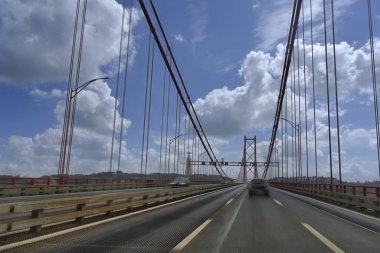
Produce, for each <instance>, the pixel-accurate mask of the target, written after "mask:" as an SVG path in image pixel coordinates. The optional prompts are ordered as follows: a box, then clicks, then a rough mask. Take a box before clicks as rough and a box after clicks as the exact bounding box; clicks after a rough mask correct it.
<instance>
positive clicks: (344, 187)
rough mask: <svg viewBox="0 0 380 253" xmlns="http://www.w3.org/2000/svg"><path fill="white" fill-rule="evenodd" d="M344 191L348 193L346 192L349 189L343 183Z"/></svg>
mask: <svg viewBox="0 0 380 253" xmlns="http://www.w3.org/2000/svg"><path fill="white" fill-rule="evenodd" d="M343 192H344V194H346V192H347V189H346V186H345V185H343Z"/></svg>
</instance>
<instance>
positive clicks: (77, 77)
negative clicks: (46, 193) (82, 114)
mask: <svg viewBox="0 0 380 253" xmlns="http://www.w3.org/2000/svg"><path fill="white" fill-rule="evenodd" d="M86 13H87V0H85V1H84V4H83V13H82V27H81V33H80V39H79V52H78V62H77V73H76V78H75V89H74V90H75V91H77V89H78V86H79V76H80V68H81V63H82V49H83V39H84V27H85V23H86ZM76 95H77V94H75V95H73V96H74V102H73V112H72V114H71V116H72V117H71V126H70V135H69V147H68V148H69V150H68V153H67V164H66V175H67V174H68V173H69V167H70V159H71V145H72V142H73V134H74V123H75V108H76V105H77V96H76Z"/></svg>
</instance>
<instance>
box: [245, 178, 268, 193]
mask: <svg viewBox="0 0 380 253" xmlns="http://www.w3.org/2000/svg"><path fill="white" fill-rule="evenodd" d="M248 191H249V196H250V197H251V196H253V195H254V194H255V193H257V192H259V191H261V192H263V193H264V194H265V195H267V196H269V190H268V182H267V181H266V180H265V179H259V178H255V179H252V180H251V182H249V185H248Z"/></svg>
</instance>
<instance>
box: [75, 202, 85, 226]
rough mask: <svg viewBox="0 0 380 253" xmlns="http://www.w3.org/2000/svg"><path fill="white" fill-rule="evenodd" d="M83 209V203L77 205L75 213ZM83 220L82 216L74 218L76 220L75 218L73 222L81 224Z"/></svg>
mask: <svg viewBox="0 0 380 253" xmlns="http://www.w3.org/2000/svg"><path fill="white" fill-rule="evenodd" d="M85 207H86V204H85V203H83V204H78V205H77V211H83V210H84V208H85ZM83 219H84V217H83V216H82V217H76V218H75V221H76V222H82V221H83Z"/></svg>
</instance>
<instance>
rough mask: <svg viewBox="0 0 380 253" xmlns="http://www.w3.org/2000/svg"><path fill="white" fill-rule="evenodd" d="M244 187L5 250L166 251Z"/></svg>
mask: <svg viewBox="0 0 380 253" xmlns="http://www.w3.org/2000/svg"><path fill="white" fill-rule="evenodd" d="M244 189H245V186H235V187H229V188H225V189H222V190H218V191H215V192H211V193H207V194H203V195H201V196H197V197H194V198H191V199H188V200H184V201H180V202H177V203H174V204H172V205H167V206H165V207H161V208H158V209H155V210H151V211H147V212H144V213H141V214H138V215H135V216H130V217H127V218H125V219H120V220H116V221H112V222H109V223H105V224H102V225H97V226H94V227H90V228H85V229H83V230H80V231H76V232H72V233H68V234H65V235H62V236H59V237H55V238H51V239H47V240H42V241H39V242H36V243H33V244H28V245H25V246H21V247H17V248H14V249H10V250H8V251H7V252H28V253H32V252H54V253H58V252H91V253H96V252H168V251H170V250H171V249H172V248H173V247H174V246H175V245H177V244H178V243H179V242H180V241H182V240H183V239H184V238H185V237H186V236H187V235H188V234H190V233H191V232H192V231H193V230H195V229H196V228H197V227H198V226H199V225H200V224H202V223H203V222H204V221H205V220H207V219H208V218H209V217H210V216H211V215H213V214H214V213H215V212H216V211H217V210H219V209H220V208H221V207H223V206H224V204H225V203H226V201H228V200H229V199H230V198H232V197H233V196H235V195H236V194H237V193H238V192H240V191H242V190H244Z"/></svg>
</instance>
